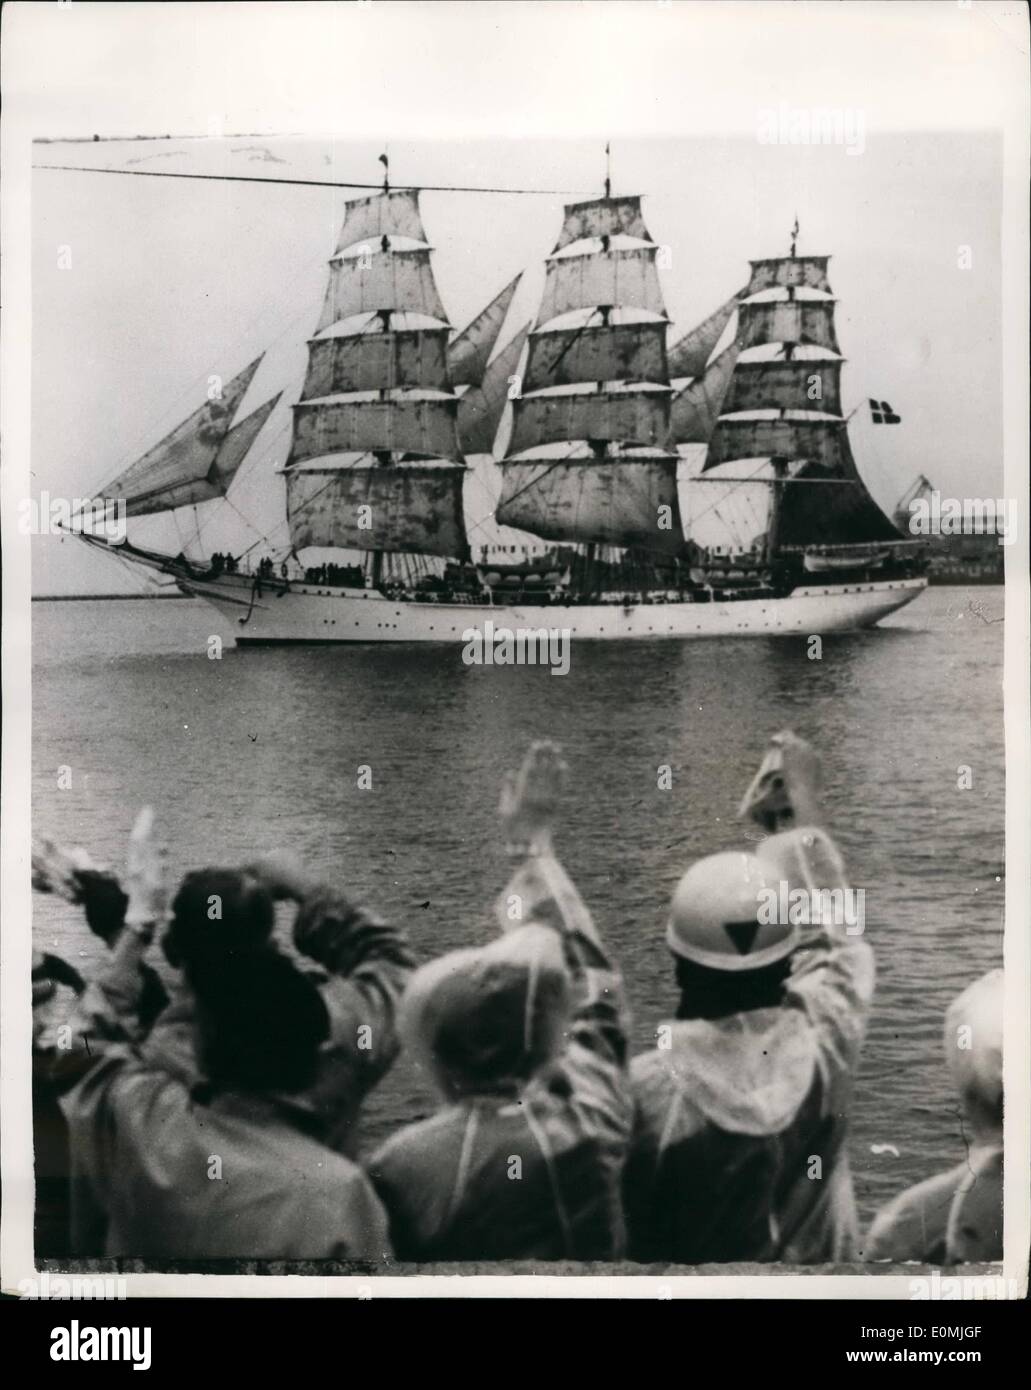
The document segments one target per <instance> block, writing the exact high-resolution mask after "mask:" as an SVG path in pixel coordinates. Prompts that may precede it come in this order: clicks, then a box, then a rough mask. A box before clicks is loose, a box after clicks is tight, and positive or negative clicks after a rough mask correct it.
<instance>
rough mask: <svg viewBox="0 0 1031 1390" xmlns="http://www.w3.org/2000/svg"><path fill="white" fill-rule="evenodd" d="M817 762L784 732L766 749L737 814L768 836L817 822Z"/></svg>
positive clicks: (805, 745) (800, 742)
mask: <svg viewBox="0 0 1031 1390" xmlns="http://www.w3.org/2000/svg"><path fill="white" fill-rule="evenodd" d="M819 789H820V759H819V756H818V755H817V753H816V751H815V749H814V748H813V747H812V746H811V745H810V744H808V743H807V742H806V741H805V739H802V738H799V737H798V736H797V734H793V733H792V732H791V731H790V730H788V729H785V730H784V731H782V732H781V733H779V734H774V736H773V738H771V739H770V746H769V748H768V749H767V751H766V755H765V757H764V758H763V760H762V763H761V764H760V767H759V771H758V772H757V773H756V775H755V777H754V778H753V779H752V782H751V784H750V785H749V788H748V790H747V791H746V792H745V795H744V797H743V799H742V801H741V805H740V807H739V809H738V815H739V816H741V817H749V818H750V819H752V820H754V821H756V822H757V823H758V824H759V825H761V826H762V827H763V829H764V830H766V831H768V832H769V833H770V834H773V833H775V832H776V831H778V830H788V829H790V828H791V827H792V826H794V825H813V824H818V823H819V821H820V812H819V806H818V795H819Z"/></svg>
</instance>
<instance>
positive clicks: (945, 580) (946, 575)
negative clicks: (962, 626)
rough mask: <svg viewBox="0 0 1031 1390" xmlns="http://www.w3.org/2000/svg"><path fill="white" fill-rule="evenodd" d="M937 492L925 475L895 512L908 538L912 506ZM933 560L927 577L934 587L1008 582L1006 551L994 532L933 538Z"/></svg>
mask: <svg viewBox="0 0 1031 1390" xmlns="http://www.w3.org/2000/svg"><path fill="white" fill-rule="evenodd" d="M933 492H934V488H933V486H932V484H931V483H930V481H929V480H928V479H927V478H926V477H925V476H924V475H923V474H922V473H921V474H920V476H919V477H918V478H917V480H916V482H915V483H914V484H913V486H912V487H911V488H909V490H908V491H907V492H906V493H904V494H903V496H902V497H901V498H900V499H899V504H898V506H897V507H896V508H895V518H894V520H895V525H896V526H897V527H898V528H899V530H900V531H903V532H905V533H906V534H907V535H908V534H909V531H910V525H909V522H910V517H911V515H912V511H911V508H912V504H913V502H915V501H916V500H917V498H921V497H923V498H929V497H930V495H931V493H933ZM927 547H928V551H929V553H930V557H931V563H930V568H929V569H928V572H927V577H928V580H929V581H930V583H932V584H1002V583H1003V581H1004V578H1005V575H1004V570H1005V554H1006V547H1005V546H1003V545H1001V544H1000V542H999V537H998V536H997V535H996V534H995V533H994V532H992V533H991V534H988V533H981V534H975V535H969V536H929V537H928V538H927Z"/></svg>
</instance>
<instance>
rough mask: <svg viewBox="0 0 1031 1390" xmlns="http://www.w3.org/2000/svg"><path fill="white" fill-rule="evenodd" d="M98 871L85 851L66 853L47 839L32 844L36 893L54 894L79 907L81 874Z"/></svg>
mask: <svg viewBox="0 0 1031 1390" xmlns="http://www.w3.org/2000/svg"><path fill="white" fill-rule="evenodd" d="M95 868H96V866H95V865H94V864H93V863H92V861H91V860H90V857H89V855H88V854H87V853H86V851H85V850H84V849H65V848H63V846H61V845H58V844H55V842H54V841H53V840H49V839H47V838H46V836H37V837H35V838H34V839H33V841H32V886H33V888H34V889H35V890H36V892H37V893H53V894H55V895H56V896H57V897H59V898H64V899H66V901H68V902H70V903H77V902H78V901H79V899H80V897H81V892H82V890H81V884H80V880H79V875H80V873H82V872H85V871H88V870H95Z"/></svg>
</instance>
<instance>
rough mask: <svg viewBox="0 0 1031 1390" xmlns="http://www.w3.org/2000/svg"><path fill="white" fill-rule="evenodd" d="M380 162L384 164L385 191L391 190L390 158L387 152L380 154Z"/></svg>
mask: <svg viewBox="0 0 1031 1390" xmlns="http://www.w3.org/2000/svg"><path fill="white" fill-rule="evenodd" d="M379 162H380V163H381V164H382V165H383V191H384V193H389V192H390V160H389V159H388V158H387V156H386V155H385V154H381V155H380V156H379Z"/></svg>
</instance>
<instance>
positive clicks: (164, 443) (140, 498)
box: [104, 357, 279, 517]
mask: <svg viewBox="0 0 1031 1390" xmlns="http://www.w3.org/2000/svg"><path fill="white" fill-rule="evenodd" d="M260 362H261V358H260V357H257V358H255V360H254V361H253V362H251V363H249V364H248V366H246V367H245V368H244V369H243V371H242V372H240V373H239V375H237V376H235V377H233V379H232V380H231V381H230V382H229V383H228V385H226V386H224V387H222V388H221V390H220V391H219V392H218V394H217V395H215V396H214V397H213V398H212V399H209V400H208V401H206V402H205V403H204V405H202V406H200V407H198V409H197V410H195V411H194V412H193V414H192V415H190V416H189V417H188V418H187V419H185V420H184V421H183V422H182V424H180V425H177V426H176V428H175V429H174V430H172V431H171V433H170V434H167V435H166V436H165V438H164V439H162V440H161V442H160V443H158V444H155V445H154V447H153V448H152V449H148V450H147V452H146V453H145V454H144V455H143V456H142V458H139V459H137V460H136V462H135V463H133V464H131V465H130V466H129V467H128V468H127V469H125V470H124V472H122V473H120V474H119V475H118V476H117V477H116V478H115V479H114V480H113V482H111V483H109V484H108V486H107V487H106V488H105V489H104V493H105V496H108V497H113V498H119V499H121V500H122V501H124V503H125V515H126V516H127V517H137V516H149V515H152V514H154V513H157V512H167V511H172V510H173V509H175V508H176V507H185V506H193V505H196V504H198V503H200V502H208V501H211V500H212V499H213V498H216V497H224V496H225V494H226V493H227V492H228V491H229V487H230V484H231V483H232V481H233V478H234V477H235V476H236V472H237V469H238V468H239V467H240V465H241V464H242V463H243V460H244V458H245V457H246V455H247V452H248V450H249V449H250V447H251V445H252V444H253V443H254V441H255V439H256V438H257V436H258V433H259V431H260V430H261V428H262V426H263V425H264V423H265V421H266V420H267V419H268V417H269V416H270V415H271V413H272V411H273V409H274V408H275V406H276V403H277V401H278V400H279V396H278V395H277V396H275V397H274V398H273V399H272V400H269V401H266V402H265V403H264V404H263V405H261V406H259V407H258V409H257V410H255V411H253V412H252V413H251V414H250V415H248V416H246V417H245V418H244V419H243V420H241V421H240V422H239V423H238V424H236V425H233V423H232V422H233V417H234V415H235V414H236V411H237V408H238V407H239V405H240V402H241V401H242V400H243V397H244V395H245V394H246V391H247V388H248V386H249V385H250V383H251V379H252V378H253V376H254V374H255V372H256V371H257V370H258V366H259V364H260Z"/></svg>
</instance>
